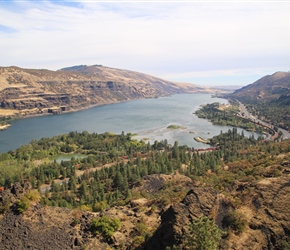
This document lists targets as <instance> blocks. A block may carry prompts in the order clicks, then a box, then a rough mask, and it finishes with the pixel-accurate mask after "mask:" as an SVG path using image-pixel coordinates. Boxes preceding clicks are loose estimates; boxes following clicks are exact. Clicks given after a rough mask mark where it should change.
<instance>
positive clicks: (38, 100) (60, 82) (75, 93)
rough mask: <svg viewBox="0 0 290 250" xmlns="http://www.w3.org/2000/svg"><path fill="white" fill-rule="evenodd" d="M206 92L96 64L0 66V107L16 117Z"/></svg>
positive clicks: (188, 85) (190, 86)
mask: <svg viewBox="0 0 290 250" xmlns="http://www.w3.org/2000/svg"><path fill="white" fill-rule="evenodd" d="M206 91H208V90H207V89H204V88H201V87H197V86H194V85H191V84H181V83H173V82H169V81H165V80H162V79H159V78H156V77H153V76H150V75H146V74H142V73H138V72H133V71H128V70H120V69H113V68H108V67H103V66H98V65H95V66H76V67H71V68H66V69H63V70H58V71H50V70H44V69H40V70H37V69H22V68H18V67H6V68H4V67H2V68H0V106H1V108H2V109H5V110H17V111H18V115H19V116H25V115H31V114H47V113H61V112H65V111H73V110H78V109H82V108H88V107H91V106H95V105H101V104H108V103H116V102H120V101H126V100H131V99H138V98H154V97H160V96H167V95H171V94H180V93H195V92H206ZM10 113H11V111H10Z"/></svg>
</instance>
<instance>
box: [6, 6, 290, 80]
mask: <svg viewBox="0 0 290 250" xmlns="http://www.w3.org/2000/svg"><path fill="white" fill-rule="evenodd" d="M289 13H290V1H235V0H232V1H218V0H215V1H138V0H137V1H120V0H119V1H93V0H92V1H89V0H88V1H56V0H54V1H52V0H45V1H41V0H39V1H24V0H23V1H21V0H19V1H3V0H2V1H1V0H0V55H1V56H0V66H11V65H15V66H19V67H24V68H46V69H51V70H57V69H60V68H62V67H67V66H73V65H80V64H87V65H93V64H102V65H105V66H109V67H114V68H121V69H130V70H134V71H139V72H143V73H147V74H151V75H154V76H158V77H161V78H164V79H166V80H171V81H183V82H192V83H194V84H199V85H247V84H250V83H252V82H254V81H255V80H257V79H259V78H260V77H262V76H264V75H267V74H273V73H274V72H276V71H289V70H290V45H289V44H290V32H289V31H290V15H289Z"/></svg>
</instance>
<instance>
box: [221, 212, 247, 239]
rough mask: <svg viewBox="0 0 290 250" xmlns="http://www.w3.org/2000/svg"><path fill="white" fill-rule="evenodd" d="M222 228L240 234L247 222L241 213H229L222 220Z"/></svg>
mask: <svg viewBox="0 0 290 250" xmlns="http://www.w3.org/2000/svg"><path fill="white" fill-rule="evenodd" d="M223 226H224V227H226V228H229V229H232V230H233V231H234V232H235V233H237V234H240V233H242V232H243V231H244V230H245V228H246V226H247V220H246V218H245V216H244V215H243V214H242V213H239V212H230V213H229V214H228V215H226V216H225V218H224V219H223Z"/></svg>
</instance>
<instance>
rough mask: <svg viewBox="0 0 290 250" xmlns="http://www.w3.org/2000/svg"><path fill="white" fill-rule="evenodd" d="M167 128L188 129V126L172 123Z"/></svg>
mask: <svg viewBox="0 0 290 250" xmlns="http://www.w3.org/2000/svg"><path fill="white" fill-rule="evenodd" d="M167 129H186V127H184V126H180V125H176V124H171V125H169V126H167Z"/></svg>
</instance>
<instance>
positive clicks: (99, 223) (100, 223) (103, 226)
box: [91, 216, 121, 240]
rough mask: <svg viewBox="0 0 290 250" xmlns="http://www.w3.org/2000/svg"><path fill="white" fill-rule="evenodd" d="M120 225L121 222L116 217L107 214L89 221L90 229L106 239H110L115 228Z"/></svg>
mask: <svg viewBox="0 0 290 250" xmlns="http://www.w3.org/2000/svg"><path fill="white" fill-rule="evenodd" d="M120 226H121V222H120V220H119V219H117V218H112V219H111V218H110V217H108V216H102V217H100V218H94V219H92V222H91V228H92V230H93V231H94V232H95V233H97V234H101V235H102V236H104V238H105V239H106V240H110V239H111V237H112V236H113V234H114V233H115V232H116V230H117V229H118V228H119V227H120Z"/></svg>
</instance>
